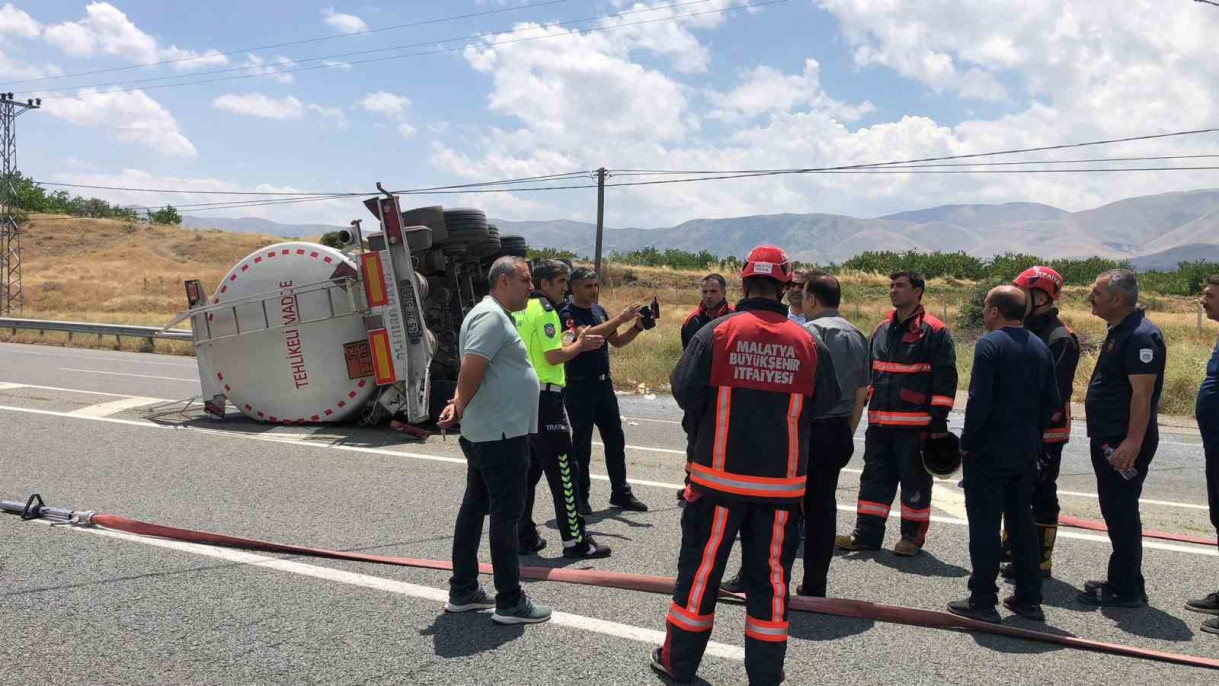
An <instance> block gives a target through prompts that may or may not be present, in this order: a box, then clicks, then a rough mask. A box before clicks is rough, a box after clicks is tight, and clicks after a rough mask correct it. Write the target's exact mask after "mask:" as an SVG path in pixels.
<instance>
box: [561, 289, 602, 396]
mask: <svg viewBox="0 0 1219 686" xmlns="http://www.w3.org/2000/svg"><path fill="white" fill-rule="evenodd" d="M609 318H610V317H609V314H608V313H606V311H605V308H604V307H601V306H600V305H597V304H595V303H594V304H593V306H592V307H591V308H589V307H576V306H575V305H574V304H572V303H566V304H564V305H563V307H561V308H559V319H561V320H562V321H563V328H564V329H566V330H568V331H572V330H575V329H578V328H580V327H583V326H599V325H601V324H604V323H605V322H607V321H609ZM566 364H567V383H568V384H570V383H572V382H573V381H575V382H579V381H582V380H586V379H588V378H589V377H597V376H601V375H602V374H605V375H608V374H609V373H610V364H609V343H608V342H607V343H606V344H605V345H603V346H601V347H600V348H597V349H596V350H585V351H584V352H582V353H580V354H579V355H576V356H575V357H573V358H571V359H570V360H568V361H567V363H566Z"/></svg>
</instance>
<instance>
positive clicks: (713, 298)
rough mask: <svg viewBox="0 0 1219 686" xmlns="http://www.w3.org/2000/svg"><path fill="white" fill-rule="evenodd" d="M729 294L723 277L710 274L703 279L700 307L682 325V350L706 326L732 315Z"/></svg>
mask: <svg viewBox="0 0 1219 686" xmlns="http://www.w3.org/2000/svg"><path fill="white" fill-rule="evenodd" d="M727 293H728V282H727V281H725V280H724V277H723V276H721V275H719V274H708V275H706V276H704V277H703V283H702V299H701V300H699V303H698V307H696V308H694V310H693V311H692V312H690V314H688V315H686V321H684V322H682V324H681V349H682V350H685V349H686V346H688V345H690V339H691V338H694V334H696V333H698V330H699V329H701V328H703V327H704V326H706V324H707V322H710V321H711V320H713V319H719V318H720V317H723V316H724V315H726V314H731V313H732V305H730V304H728V300H727V298H726V294H727Z"/></svg>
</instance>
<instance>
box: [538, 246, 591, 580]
mask: <svg viewBox="0 0 1219 686" xmlns="http://www.w3.org/2000/svg"><path fill="white" fill-rule="evenodd" d="M570 276H571V269H570V267H568V266H567V265H566V264H564V263H563V262H560V261H558V260H543V261H541V262H539V263H538V264H536V265H534V269H533V280H534V285H535V287H536V288H537V290H536V291H534V292H533V294H532V295H530V296H529V304H528V305H526V306H525V309H524V311H521V312H517V313H516V314H515V315H514V318H515V319H516V328H517V331H518V332H519V333H520V336H521V341H523V342H524V344H525V350H526V351H527V352H528V354H529V361H530V362H531V363H532V364H533V368H534V371H536V372H537V375H538V381H539V382H540V383H541V391H540V393H539V397H538V427H537V433H534V434H531V435H530V436H529V475H528V480H527V481H526V482H525V513H524V514H523V515H522V516H521V521H520V525H519V526H518V528H517V538H518V541H519V548H518V550H519V551H520V553H521V554H522V555H528V554H530V553H535V552H537V551H539V550H541V549H542V548H545V547H546V540H545V539H543V538H542V537H541V536H539V535H538V529H537V524H535V523H534V521H533V501H534V492H535V491H536V490H537V484H538V481H539V480H540V479H541V477H542V474H545V475H546V482H547V484H549V485H550V495H551V496H552V497H553V498H554V512H555V521H557V522H558V525H559V535H560V536H562V537H563V557H567V558H575V559H587V558H598V557H608V556H609V554H610V549H609V546H606V545H601V544H598V543H597V542H596V541H594V540H593V538H592V536H589V535H588V533H587V532H586V531H585V530H584V517H583V516H582V515H580V513H579V512H578V511H577V507H576V501H577V484H579V469H580V466H579V464H578V463H577V462H576V461H575V460H573V459H570V455H571V430H570V429H569V428H568V424H567V412H566V411H565V410H564V409H563V387H564V386H565V385H566V383H567V375H566V373H565V371H564V367H563V363H564V362H566V361H567V360H570V359H571V358H573V357H575V356H576V355H579V354H580V353H582V352H584V351H586V350H595V349H597V348H600V347H601V346H602V345H605V339H604V338H603V337H601V336H595V335H592V334H585V333H583V332H578V333H575V332H569V331H564V330H563V327H562V325H561V324H560V321H559V312H558V303H559V302H560V301H561V300H562V299H563V296H564V295H565V294H566V293H567V281H568V279H569V278H570Z"/></svg>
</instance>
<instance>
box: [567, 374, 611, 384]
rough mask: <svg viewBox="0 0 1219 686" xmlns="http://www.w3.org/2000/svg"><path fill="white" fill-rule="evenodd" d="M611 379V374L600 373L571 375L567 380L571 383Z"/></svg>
mask: <svg viewBox="0 0 1219 686" xmlns="http://www.w3.org/2000/svg"><path fill="white" fill-rule="evenodd" d="M609 380H610V375H609V374H598V375H597V376H569V377H567V381H568V382H569V383H581V382H587V381H609Z"/></svg>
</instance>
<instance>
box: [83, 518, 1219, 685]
mask: <svg viewBox="0 0 1219 686" xmlns="http://www.w3.org/2000/svg"><path fill="white" fill-rule="evenodd" d="M91 521H92V523H93V524H95V525H97V526H101V527H104V528H107V529H112V530H115V531H124V532H127V533H130V534H137V535H140V536H156V537H159V538H169V539H174V540H178V541H186V542H190V543H203V544H207V545H215V546H224V547H228V548H240V549H243V550H257V551H261V552H267V553H288V554H293V555H306V556H310V557H322V558H329V559H333V560H351V561H356V562H372V563H375V564H385V565H397V566H401V567H417V568H422V569H437V570H445V571H448V570H451V569H452V565H451V564H450V563H448V562H441V561H436V560H421V559H415V558H405V557H389V556H385V555H367V554H364V553H346V552H340V551H334V550H322V549H319V548H307V547H303V546H296V545H283V544H279V543H270V542H267V541H257V540H253V539H248V538H236V537H233V536H223V535H220V534H213V533H207V532H202V531H190V530H188V529H177V528H174V527H168V526H161V525H158V524H149V523H147V522H140V521H136V520H133V519H128V518H126V517H121V516H119V515H111V514H98V515H92V517H91ZM479 571H481V572H482V573H483V574H491V565H487V564H483V565H479ZM521 577H522V578H526V579H541V580H547V581H559V582H563V583H569V584H583V585H588V586H601V587H605V588H619V589H625V590H631V591H643V592H647V593H661V594H671V593H672V592H673V585H674V579H672V578H671V577H663V576H649V575H644V574H625V573H621V572H602V571H594V570H576V569H550V568H546V567H527V566H522V567H521ZM725 595H727V594H725ZM737 597H738V598H739V597H740V596H737ZM789 606H790V607H791V609H793V610H798V611H801V612H813V613H817V614H825V615H834V616H837V617H853V618H859V619H871V620H875V621H880V622H892V623H896V624H908V625H911V626H923V627H930V628H935V629H956V630H963V631H976V632H980V633H988V634H995V635H999V636H1011V637H1013V638H1022V639H1025V640H1030V641H1040V642H1043V643H1052V644H1055V645H1061V646H1065V647H1068V648H1075V649H1078V650H1089V651H1094V652H1101V653H1109V654H1112V655H1125V656H1127V657H1136V658H1141V659H1145V660H1157V661H1161V662H1170V663H1174V664H1179V665H1187V666H1191V667H1205V668H1209V669H1219V660H1213V659H1210V658H1205V657H1196V656H1193V655H1183V654H1181V653H1170V652H1164V651H1159V650H1150V649H1146V648H1134V647H1131V646H1125V645H1120V644H1116V643H1104V642H1101V641H1091V640H1088V639H1084V638H1076V637H1074V636H1058V635H1055V634H1050V633H1046V632H1042V631H1032V630H1030V629H1019V628H1016V627H1011V626H1005V625H1002V624H989V623H987V622H979V621H976V620H972V619H966V618H964V617H958V616H956V615H954V614H950V613H948V612H939V611H935V610H919V609H915V608H909V607H901V606H896V605H884V604H880V603H868V602H863V601H858V600H843V599H838V598H810V597H807V596H792V597H791V601H790V603H789Z"/></svg>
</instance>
